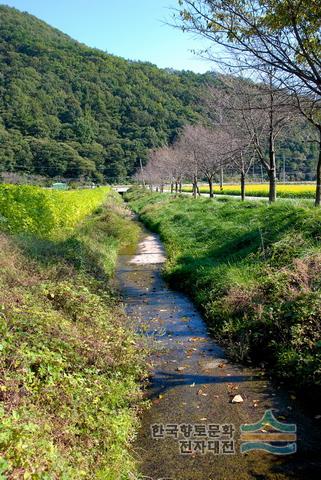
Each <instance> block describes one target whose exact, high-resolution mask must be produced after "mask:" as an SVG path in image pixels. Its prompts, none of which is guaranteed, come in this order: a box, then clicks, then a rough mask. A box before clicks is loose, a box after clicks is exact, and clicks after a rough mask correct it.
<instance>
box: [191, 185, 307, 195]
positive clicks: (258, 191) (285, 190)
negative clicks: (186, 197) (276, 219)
mask: <svg viewBox="0 0 321 480" xmlns="http://www.w3.org/2000/svg"><path fill="white" fill-rule="evenodd" d="M182 191H183V192H192V186H191V185H184V187H183V189H182ZM200 192H201V193H209V187H208V186H206V185H202V186H201V187H200ZM214 193H217V194H220V195H238V196H240V195H241V186H240V185H224V187H223V188H222V189H220V187H219V185H216V186H214ZM246 195H247V196H248V197H268V196H269V185H268V184H267V183H258V184H255V183H248V184H247V185H246ZM277 195H278V197H279V198H314V197H315V185H313V184H302V185H299V184H297V185H296V184H282V183H279V184H278V185H277Z"/></svg>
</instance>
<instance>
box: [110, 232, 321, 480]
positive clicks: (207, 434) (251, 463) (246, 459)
mask: <svg viewBox="0 0 321 480" xmlns="http://www.w3.org/2000/svg"><path fill="white" fill-rule="evenodd" d="M165 260H166V257H165V252H164V250H163V247H162V244H161V242H160V241H159V239H158V237H157V236H156V235H154V234H152V233H150V232H146V231H145V230H142V236H141V241H140V243H139V245H138V248H137V251H135V252H123V254H122V255H120V258H119V264H118V270H117V278H118V282H119V284H120V288H121V292H122V295H123V298H124V302H125V304H126V310H127V313H128V315H129V316H130V317H131V318H132V321H133V322H134V324H135V327H136V329H137V331H138V332H139V333H141V334H142V335H143V336H144V338H145V339H146V341H147V342H148V344H149V347H150V350H151V354H150V359H149V363H150V364H151V377H150V386H149V388H148V390H147V392H146V394H147V395H148V397H149V398H150V399H151V408H150V409H149V410H147V411H145V413H144V414H143V417H142V427H141V429H140V431H139V433H138V437H137V440H136V443H135V445H134V450H135V455H136V456H137V457H138V461H139V463H140V471H141V473H142V476H143V478H146V479H152V480H161V479H162V480H165V479H166V480H214V479H215V480H232V479H241V480H248V479H258V480H263V479H273V480H284V479H303V478H304V479H314V478H315V479H316V478H320V472H321V468H320V466H321V462H320V460H319V459H320V458H321V455H320V453H321V451H320V448H319V445H320V436H319V434H318V425H316V423H318V421H317V420H315V419H313V418H312V419H310V418H308V417H306V416H305V415H304V414H303V413H301V412H300V410H299V408H298V407H297V406H296V400H295V398H294V397H292V398H291V396H290V395H287V394H286V393H284V392H282V390H281V389H280V388H277V387H273V386H272V385H271V383H270V382H269V380H268V379H267V378H266V377H265V376H264V373H263V372H262V371H260V370H253V369H248V368H245V367H244V366H238V365H235V364H233V363H231V362H230V361H228V360H227V359H226V358H225V355H224V351H223V350H222V349H221V348H220V347H219V346H218V345H217V344H216V343H215V342H214V341H213V340H212V339H211V338H210V337H209V335H208V333H207V328H206V325H205V323H204V321H203V319H202V317H201V315H200V314H199V313H198V312H197V310H196V308H195V307H194V305H193V303H192V302H191V301H190V300H189V299H188V298H187V297H186V296H185V295H184V294H182V293H180V292H178V291H174V290H173V289H171V288H170V287H169V286H168V285H167V284H166V283H165V281H164V280H163V278H162V275H161V269H162V265H163V263H164V262H165ZM237 395H240V396H241V399H242V400H243V401H242V402H241V403H232V400H233V398H234V400H236V399H235V396H237ZM269 409H273V413H274V415H275V416H276V417H277V418H278V419H279V421H281V422H284V423H287V424H288V423H290V424H296V425H297V453H295V454H291V455H286V456H285V455H276V454H271V453H266V452H264V451H259V450H258V451H251V452H249V453H240V444H241V441H240V426H241V425H243V424H253V423H257V422H258V421H259V420H260V419H261V418H262V416H263V415H264V413H265V411H266V410H269ZM152 425H154V427H153V428H154V430H152ZM267 428H268V427H264V425H263V426H262V428H261V429H260V431H259V433H266V432H267V431H268V430H267ZM292 435H293V434H292ZM290 437H291V435H290ZM289 443H290V444H291V445H293V443H294V441H293V437H292V440H291V441H289ZM274 445H280V444H274Z"/></svg>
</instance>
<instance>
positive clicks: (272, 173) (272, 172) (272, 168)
mask: <svg viewBox="0 0 321 480" xmlns="http://www.w3.org/2000/svg"><path fill="white" fill-rule="evenodd" d="M269 143H270V144H269V157H270V158H269V160H270V165H269V171H268V174H269V182H270V188H269V202H270V203H272V202H275V200H276V161H275V147H274V138H273V134H272V132H271V133H270V142H269Z"/></svg>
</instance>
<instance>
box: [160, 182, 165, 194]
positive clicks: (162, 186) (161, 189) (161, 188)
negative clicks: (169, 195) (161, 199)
mask: <svg viewBox="0 0 321 480" xmlns="http://www.w3.org/2000/svg"><path fill="white" fill-rule="evenodd" d="M160 192H161V193H163V192H164V185H163V184H161V186H160Z"/></svg>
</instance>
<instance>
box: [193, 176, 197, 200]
mask: <svg viewBox="0 0 321 480" xmlns="http://www.w3.org/2000/svg"><path fill="white" fill-rule="evenodd" d="M197 191H198V186H197V178H196V175H194V177H193V197H194V198H196V196H197Z"/></svg>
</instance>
